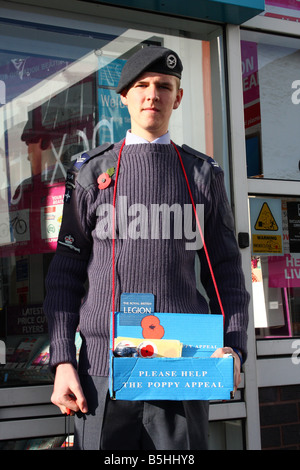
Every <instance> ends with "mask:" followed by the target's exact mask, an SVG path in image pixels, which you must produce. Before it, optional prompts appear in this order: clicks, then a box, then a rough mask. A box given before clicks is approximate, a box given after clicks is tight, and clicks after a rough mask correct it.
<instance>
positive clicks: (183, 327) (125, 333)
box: [109, 294, 234, 400]
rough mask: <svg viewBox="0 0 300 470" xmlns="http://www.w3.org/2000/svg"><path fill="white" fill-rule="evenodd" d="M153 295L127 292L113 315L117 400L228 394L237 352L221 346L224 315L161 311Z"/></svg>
mask: <svg viewBox="0 0 300 470" xmlns="http://www.w3.org/2000/svg"><path fill="white" fill-rule="evenodd" d="M153 305H154V303H153V298H152V295H151V294H149V295H147V294H143V295H141V296H138V295H136V294H123V295H122V298H121V308H120V310H121V311H119V312H115V313H114V315H112V319H111V345H110V380H109V388H110V396H111V398H113V399H116V400H228V399H230V398H232V395H233V388H234V386H233V384H234V364H233V357H232V356H231V355H229V356H228V355H227V356H225V357H222V358H212V357H211V355H212V353H213V352H214V351H215V350H216V349H218V348H221V347H223V317H222V315H215V314H194V313H192V314H191V313H157V312H154V311H153Z"/></svg>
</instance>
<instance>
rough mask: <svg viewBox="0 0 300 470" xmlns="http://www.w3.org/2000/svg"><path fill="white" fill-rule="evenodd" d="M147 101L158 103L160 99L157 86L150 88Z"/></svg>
mask: <svg viewBox="0 0 300 470" xmlns="http://www.w3.org/2000/svg"><path fill="white" fill-rule="evenodd" d="M147 99H148V100H153V101H157V100H158V99H159V94H158V89H157V87H156V86H155V85H151V86H149V87H148V94H147Z"/></svg>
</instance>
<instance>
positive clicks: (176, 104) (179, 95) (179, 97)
mask: <svg viewBox="0 0 300 470" xmlns="http://www.w3.org/2000/svg"><path fill="white" fill-rule="evenodd" d="M182 96H183V89H182V88H179V89H178V90H177V94H176V99H175V101H174V105H173V109H177V108H178V107H179V105H180V103H181V100H182Z"/></svg>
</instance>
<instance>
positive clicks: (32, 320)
mask: <svg viewBox="0 0 300 470" xmlns="http://www.w3.org/2000/svg"><path fill="white" fill-rule="evenodd" d="M103 21H104V20H103ZM118 24H120V23H118ZM185 24H186V25H187V24H188V23H185ZM100 26H101V27H100ZM204 26H205V27H204V29H203V34H202V33H201V36H200V30H201V24H199V26H198V29H197V36H196V37H194V38H193V33H191V32H187V33H186V34H185V33H184V31H183V30H180V32H179V31H175V30H174V31H171V29H170V31H169V34H165V31H160V32H159V31H158V28H156V29H155V33H154V32H153V31H150V30H149V27H143V26H141V27H140V30H134V29H128V25H126V27H124V28H121V27H119V26H118V27H117V26H116V27H115V26H112V20H111V21H110V22H109V24H103V25H98V26H97V30H98V31H101V34H100V33H99V32H98V33H92V32H90V31H88V32H85V31H87V30H86V29H85V28H86V25H85V28H83V29H82V30H80V31H77V32H76V31H74V30H72V31H68V30H67V29H61V28H60V27H55V28H53V29H51V27H50V26H43V25H42V24H40V25H36V26H34V25H32V26H30V24H29V23H28V22H27V23H26V24H24V25H22V24H21V23H20V22H19V23H18V24H17V23H13V22H9V23H6V22H5V21H4V20H3V21H2V22H1V28H0V31H1V33H0V39H1V44H2V48H1V51H0V341H1V342H0V363H2V365H1V366H0V387H9V386H18V385H28V384H37V383H50V382H52V380H53V377H52V376H51V375H50V373H49V369H48V361H49V342H48V334H47V322H46V319H45V315H44V312H43V307H42V305H43V300H44V297H45V286H44V279H45V276H46V273H47V269H48V266H49V263H50V262H51V259H52V257H53V254H54V252H55V249H56V242H57V236H58V232H59V229H60V223H61V218H62V208H63V201H64V197H65V177H66V171H67V168H68V167H69V166H70V165H72V164H73V163H74V162H75V161H76V159H77V158H80V156H81V153H82V152H84V151H87V150H90V149H92V148H94V147H96V146H97V145H99V144H102V143H104V142H112V141H118V140H120V139H121V138H123V136H124V135H125V131H126V130H127V129H128V128H129V122H130V121H129V115H128V112H127V109H126V108H124V106H123V105H122V103H121V100H120V97H119V95H117V94H116V92H115V87H116V85H117V83H118V80H119V77H120V72H121V69H122V66H123V65H124V63H125V61H126V59H127V58H128V57H129V55H131V54H132V53H133V52H134V51H136V50H137V49H138V48H140V47H147V46H148V45H150V44H161V45H165V46H166V47H170V48H171V49H175V50H177V51H178V53H179V55H180V56H181V58H182V60H183V63H184V65H185V71H184V74H183V75H184V76H183V80H182V86H183V88H184V90H185V93H184V100H183V103H182V106H180V108H179V109H178V110H177V111H176V113H175V115H174V118H173V117H172V122H171V128H170V132H171V136H172V137H173V139H174V140H176V143H178V144H179V145H182V144H183V143H187V144H189V145H190V146H192V147H195V148H197V149H198V150H199V151H202V152H204V153H208V154H209V155H211V156H214V157H215V159H216V160H217V161H218V162H219V163H220V164H221V165H222V166H223V168H224V169H225V175H226V183H227V184H228V182H229V176H228V175H229V173H228V172H227V168H228V158H227V157H228V155H227V142H226V136H227V130H226V105H225V100H224V96H225V93H224V90H223V84H224V82H225V80H224V76H223V73H224V70H223V57H222V28H220V27H219V26H216V25H213V24H211V25H204ZM212 33H213V34H212ZM200 37H201V39H199V38H200ZM212 83H213V88H214V92H213V93H212ZM67 196H68V193H66V197H67ZM77 346H78V349H79V347H80V332H78V336H77Z"/></svg>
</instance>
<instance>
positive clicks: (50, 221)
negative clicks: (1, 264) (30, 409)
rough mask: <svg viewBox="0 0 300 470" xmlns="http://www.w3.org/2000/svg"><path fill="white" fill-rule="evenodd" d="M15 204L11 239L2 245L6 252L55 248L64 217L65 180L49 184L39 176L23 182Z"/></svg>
mask: <svg viewBox="0 0 300 470" xmlns="http://www.w3.org/2000/svg"><path fill="white" fill-rule="evenodd" d="M18 191H19V194H16V195H15V198H16V199H15V200H18V203H14V204H11V206H10V212H9V219H10V220H9V225H10V227H7V230H10V231H11V243H9V244H6V245H3V246H1V247H0V254H1V255H2V256H10V255H12V254H14V255H17V256H19V255H25V254H27V255H28V254H35V253H49V252H52V251H55V249H56V244H57V238H58V233H59V229H60V225H61V220H62V211H63V200H64V193H65V183H64V181H62V182H57V183H54V184H53V185H50V184H45V183H44V182H42V181H41V179H40V177H39V178H36V177H35V178H32V180H31V183H29V184H23V185H20V186H19V188H18Z"/></svg>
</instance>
